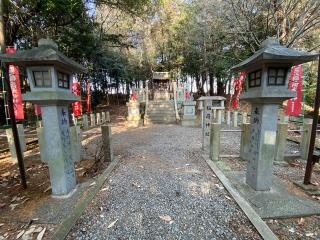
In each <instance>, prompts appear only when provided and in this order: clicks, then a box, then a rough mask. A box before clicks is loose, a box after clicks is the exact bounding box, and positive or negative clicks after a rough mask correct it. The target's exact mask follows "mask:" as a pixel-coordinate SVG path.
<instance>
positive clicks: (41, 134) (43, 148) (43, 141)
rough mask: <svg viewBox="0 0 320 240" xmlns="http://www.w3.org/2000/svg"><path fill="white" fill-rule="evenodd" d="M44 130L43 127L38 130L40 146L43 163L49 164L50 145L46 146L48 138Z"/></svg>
mask: <svg viewBox="0 0 320 240" xmlns="http://www.w3.org/2000/svg"><path fill="white" fill-rule="evenodd" d="M44 134H45V133H44V129H43V127H39V128H37V135H38V144H39V149H40V158H41V161H42V162H47V161H48V159H49V157H48V149H47V148H48V145H47V144H46V138H45V136H44Z"/></svg>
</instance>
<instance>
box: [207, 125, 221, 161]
mask: <svg viewBox="0 0 320 240" xmlns="http://www.w3.org/2000/svg"><path fill="white" fill-rule="evenodd" d="M220 130H221V124H218V123H212V124H211V129H210V131H211V134H210V153H209V156H210V159H211V160H212V161H219V153H220Z"/></svg>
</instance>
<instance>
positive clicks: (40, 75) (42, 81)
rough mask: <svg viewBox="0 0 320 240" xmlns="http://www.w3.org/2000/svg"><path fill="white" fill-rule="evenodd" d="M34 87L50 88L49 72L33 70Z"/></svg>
mask: <svg viewBox="0 0 320 240" xmlns="http://www.w3.org/2000/svg"><path fill="white" fill-rule="evenodd" d="M32 74H33V80H34V86H35V87H39V88H46V87H49V88H51V87H52V79H51V73H50V70H33V71H32Z"/></svg>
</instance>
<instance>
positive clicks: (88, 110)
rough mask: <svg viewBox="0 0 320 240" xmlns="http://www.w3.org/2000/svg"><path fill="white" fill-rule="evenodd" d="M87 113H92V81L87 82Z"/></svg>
mask: <svg viewBox="0 0 320 240" xmlns="http://www.w3.org/2000/svg"><path fill="white" fill-rule="evenodd" d="M86 103H87V109H86V110H87V112H90V111H91V86H90V80H88V81H87V99H86Z"/></svg>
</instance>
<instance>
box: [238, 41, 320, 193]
mask: <svg viewBox="0 0 320 240" xmlns="http://www.w3.org/2000/svg"><path fill="white" fill-rule="evenodd" d="M316 58H317V54H311V53H307V52H302V51H297V50H294V49H290V48H287V47H285V46H281V45H280V44H279V41H278V40H277V39H274V38H269V39H267V40H265V41H264V42H263V43H262V44H261V49H260V50H258V51H257V52H256V53H254V54H253V55H252V56H251V57H249V58H248V59H246V60H244V61H243V62H241V63H240V64H238V65H236V66H234V67H233V68H232V69H233V70H234V71H245V72H246V73H247V79H246V84H247V86H248V89H247V91H245V92H243V93H242V94H241V95H240V100H245V101H248V102H250V103H251V104H252V111H251V124H250V140H249V147H248V154H247V159H246V160H247V173H246V183H247V184H248V185H249V186H251V187H252V188H253V189H254V190H256V191H266V190H270V188H271V187H272V177H273V174H272V167H273V159H274V156H275V143H276V134H277V119H278V116H277V113H278V107H279V105H280V104H281V103H282V102H283V101H284V100H286V99H289V98H293V97H295V93H294V92H291V91H290V90H289V89H288V80H289V75H290V69H291V67H292V66H293V65H296V64H301V63H304V62H308V61H311V60H313V59H316Z"/></svg>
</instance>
